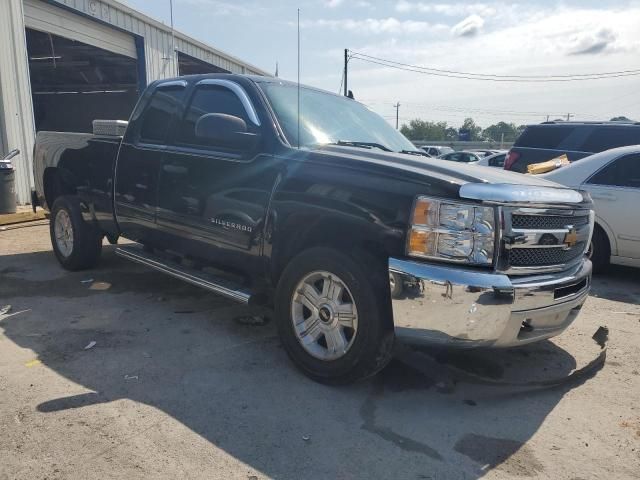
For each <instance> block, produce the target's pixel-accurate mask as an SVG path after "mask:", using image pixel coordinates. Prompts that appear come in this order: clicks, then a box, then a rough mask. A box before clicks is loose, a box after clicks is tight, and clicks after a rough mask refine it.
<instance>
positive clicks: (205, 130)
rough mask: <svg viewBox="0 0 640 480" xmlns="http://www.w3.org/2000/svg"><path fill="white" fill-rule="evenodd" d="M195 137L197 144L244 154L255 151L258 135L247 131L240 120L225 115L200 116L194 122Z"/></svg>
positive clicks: (245, 125) (244, 123)
mask: <svg viewBox="0 0 640 480" xmlns="http://www.w3.org/2000/svg"><path fill="white" fill-rule="evenodd" d="M195 136H196V138H198V139H199V140H200V142H199V143H204V144H208V145H212V146H218V147H224V148H231V149H234V150H240V151H244V152H248V151H251V150H253V149H255V148H256V146H257V143H258V139H259V135H258V134H256V133H251V132H249V131H248V129H247V123H246V122H245V121H244V120H243V119H242V118H240V117H236V116H234V115H228V114H226V113H207V114H205V115H202V116H201V117H200V118H199V119H198V120H197V121H196V125H195Z"/></svg>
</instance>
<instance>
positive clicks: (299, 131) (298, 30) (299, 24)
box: [298, 9, 300, 149]
mask: <svg viewBox="0 0 640 480" xmlns="http://www.w3.org/2000/svg"><path fill="white" fill-rule="evenodd" d="M298 149H300V9H298Z"/></svg>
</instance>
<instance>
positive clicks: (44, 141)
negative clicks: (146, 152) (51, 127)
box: [33, 132, 122, 232]
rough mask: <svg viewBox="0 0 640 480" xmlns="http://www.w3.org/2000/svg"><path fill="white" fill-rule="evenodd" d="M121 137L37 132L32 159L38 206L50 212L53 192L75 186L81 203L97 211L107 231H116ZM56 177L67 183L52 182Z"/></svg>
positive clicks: (98, 219) (98, 217)
mask: <svg viewBox="0 0 640 480" xmlns="http://www.w3.org/2000/svg"><path fill="white" fill-rule="evenodd" d="M121 141H122V137H118V136H107V135H93V134H88V133H67V132H38V134H37V136H36V146H35V150H34V159H33V174H34V179H35V187H36V196H37V201H38V203H39V204H40V205H41V206H42V207H43V208H45V209H47V210H49V209H51V205H49V203H48V201H47V199H48V198H53V197H52V195H51V193H53V192H52V191H51V190H52V189H55V188H63V187H61V185H63V184H66V185H74V186H75V192H62V193H76V194H77V195H78V196H79V197H80V199H81V200H82V202H83V203H84V204H85V205H87V206H88V207H89V208H90V209H91V210H93V211H94V212H95V218H96V219H97V221H98V222H100V223H101V224H102V227H103V228H104V230H105V231H107V232H111V231H114V229H115V223H114V216H113V201H112V189H113V175H114V168H115V160H116V157H117V153H118V149H119V147H120V142H121ZM52 175H56V176H59V178H60V179H61V180H62V179H64V180H65V181H64V182H59V181H57V180H54V181H52V178H51V176H52Z"/></svg>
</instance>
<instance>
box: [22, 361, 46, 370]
mask: <svg viewBox="0 0 640 480" xmlns="http://www.w3.org/2000/svg"><path fill="white" fill-rule="evenodd" d="M40 364H42V362H41V361H40V360H38V359H35V360H31V361H30V362H27V363H25V364H24V366H25V367H27V368H30V367H37V366H38V365H40Z"/></svg>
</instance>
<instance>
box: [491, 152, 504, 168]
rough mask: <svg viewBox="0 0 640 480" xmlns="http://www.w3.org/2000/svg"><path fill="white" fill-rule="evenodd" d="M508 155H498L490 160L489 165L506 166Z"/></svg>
mask: <svg viewBox="0 0 640 480" xmlns="http://www.w3.org/2000/svg"><path fill="white" fill-rule="evenodd" d="M505 156H506V155H498V156H497V157H494V158H492V159H491V160H489V166H491V167H504V158H505Z"/></svg>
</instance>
